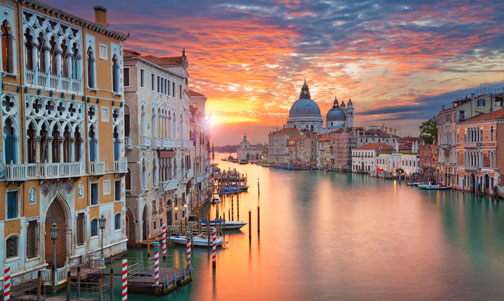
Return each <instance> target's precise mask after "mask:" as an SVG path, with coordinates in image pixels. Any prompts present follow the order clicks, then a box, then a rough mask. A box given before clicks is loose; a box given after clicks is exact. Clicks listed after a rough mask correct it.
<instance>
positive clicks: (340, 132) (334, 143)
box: [329, 128, 364, 171]
mask: <svg viewBox="0 0 504 301" xmlns="http://www.w3.org/2000/svg"><path fill="white" fill-rule="evenodd" d="M363 131H364V129H363V128H341V129H337V130H333V131H331V132H330V133H329V137H330V142H329V149H330V157H329V158H330V163H329V169H330V170H337V171H339V170H341V171H352V149H353V148H355V147H357V140H358V137H359V135H360V133H362V132H363Z"/></svg>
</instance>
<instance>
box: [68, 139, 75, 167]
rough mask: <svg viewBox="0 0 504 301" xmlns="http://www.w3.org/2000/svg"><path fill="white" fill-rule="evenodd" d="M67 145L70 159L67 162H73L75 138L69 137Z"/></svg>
mask: <svg viewBox="0 0 504 301" xmlns="http://www.w3.org/2000/svg"><path fill="white" fill-rule="evenodd" d="M69 143H70V156H69V157H70V159H69V161H70V162H75V138H74V137H70V140H69Z"/></svg>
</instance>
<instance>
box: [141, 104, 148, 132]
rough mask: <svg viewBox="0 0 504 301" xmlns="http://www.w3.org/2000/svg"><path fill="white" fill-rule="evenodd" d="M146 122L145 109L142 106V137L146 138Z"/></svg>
mask: <svg viewBox="0 0 504 301" xmlns="http://www.w3.org/2000/svg"><path fill="white" fill-rule="evenodd" d="M145 123H146V121H145V107H144V106H142V111H141V113H140V135H141V136H145V133H146V127H147V126H146V124H145Z"/></svg>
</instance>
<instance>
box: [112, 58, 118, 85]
mask: <svg viewBox="0 0 504 301" xmlns="http://www.w3.org/2000/svg"><path fill="white" fill-rule="evenodd" d="M112 89H113V91H114V92H116V93H119V61H118V59H117V56H116V55H115V54H114V56H113V57H112Z"/></svg>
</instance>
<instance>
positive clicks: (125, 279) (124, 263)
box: [122, 259, 128, 301]
mask: <svg viewBox="0 0 504 301" xmlns="http://www.w3.org/2000/svg"><path fill="white" fill-rule="evenodd" d="M122 301H128V259H123V261H122Z"/></svg>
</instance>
